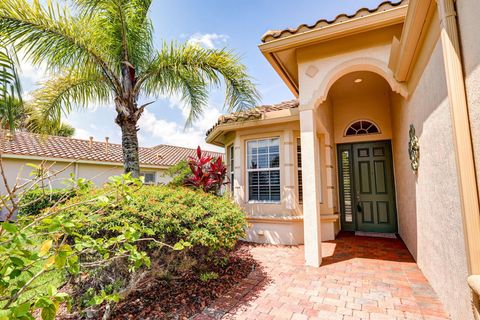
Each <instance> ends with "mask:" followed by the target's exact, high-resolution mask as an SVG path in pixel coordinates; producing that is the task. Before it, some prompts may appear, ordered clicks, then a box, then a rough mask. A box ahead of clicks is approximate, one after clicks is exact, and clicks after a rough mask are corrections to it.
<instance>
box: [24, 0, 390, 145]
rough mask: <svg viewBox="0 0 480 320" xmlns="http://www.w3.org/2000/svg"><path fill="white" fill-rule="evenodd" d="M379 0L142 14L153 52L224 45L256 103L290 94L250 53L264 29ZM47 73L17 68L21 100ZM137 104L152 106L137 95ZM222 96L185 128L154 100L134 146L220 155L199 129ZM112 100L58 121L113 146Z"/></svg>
mask: <svg viewBox="0 0 480 320" xmlns="http://www.w3.org/2000/svg"><path fill="white" fill-rule="evenodd" d="M380 2H381V0H335V1H333V0H240V1H231V0H230V1H228V0H202V1H198V0H154V1H153V6H152V8H151V12H150V16H151V19H152V21H153V25H154V29H155V35H154V37H155V38H154V39H155V40H154V41H155V45H156V46H157V48H159V47H160V46H161V45H162V44H163V43H165V42H169V41H176V42H178V43H183V42H190V43H195V44H198V45H201V46H204V47H207V48H224V47H226V48H229V49H232V50H233V51H234V52H235V53H237V54H238V55H240V57H241V61H242V63H243V64H245V65H246V67H247V69H248V72H249V74H250V76H251V77H252V78H253V79H254V82H255V84H256V85H257V89H258V90H259V92H260V93H261V101H260V102H259V104H272V103H278V102H281V101H284V100H290V99H292V98H293V95H292V94H291V92H290V91H289V90H288V88H287V87H286V85H285V84H284V83H283V81H282V80H281V79H280V77H279V76H278V75H277V74H276V73H275V71H274V70H273V68H272V67H271V66H270V64H269V63H268V62H267V60H266V59H265V58H264V57H263V55H262V54H261V53H260V50H259V49H258V44H259V43H260V38H261V37H262V35H263V34H264V33H265V32H266V31H267V30H276V29H284V28H291V27H296V26H298V25H300V24H303V23H307V24H313V23H314V22H316V21H317V20H319V19H322V18H325V19H333V18H335V16H337V15H338V14H340V13H347V14H351V13H354V12H355V11H356V10H358V9H359V8H362V7H368V8H375V7H376V6H377V5H378V4H379V3H380ZM48 77H49V75H48V73H47V72H46V71H45V69H44V68H42V67H33V66H32V65H31V64H30V63H28V62H24V63H22V65H21V80H22V85H23V87H24V90H25V95H26V97H27V99H28V97H29V93H30V92H31V91H32V90H34V89H35V88H38V86H39V83H41V81H42V80H45V79H48ZM143 99H145V101H153V99H149V98H148V97H144V98H143ZM223 101H224V94H223V91H222V90H220V89H213V90H212V91H211V93H210V99H209V104H208V106H206V108H205V112H204V115H203V116H202V118H201V119H199V120H198V121H197V122H196V123H194V125H193V126H191V127H189V128H185V119H186V115H187V112H186V111H185V105H184V104H183V103H182V101H181V99H179V97H178V96H171V97H165V98H163V99H158V100H155V102H154V103H153V104H151V105H149V106H148V107H147V109H146V111H145V112H144V114H143V116H142V118H141V119H140V121H139V126H140V131H139V143H140V145H141V146H144V147H151V146H155V145H159V144H170V145H177V146H184V147H191V148H195V147H197V146H198V145H200V146H201V147H202V148H203V149H205V150H213V151H221V149H220V148H218V147H215V146H212V145H208V144H206V142H205V132H206V130H208V129H209V128H210V127H212V125H214V124H215V122H216V120H217V119H218V117H219V116H220V115H221V114H223V113H225V110H224V109H223ZM114 118H115V109H114V107H113V103H112V104H110V105H105V106H91V107H89V108H88V109H81V110H74V111H73V112H72V113H70V114H69V115H68V116H67V117H66V118H65V119H64V121H65V122H67V123H69V124H71V125H73V126H74V127H75V129H76V134H75V137H77V138H81V139H88V138H89V137H90V136H93V137H94V139H95V140H104V139H105V137H109V138H110V141H111V142H113V143H120V142H121V132H120V128H119V127H118V126H117V125H116V124H115V123H114Z"/></svg>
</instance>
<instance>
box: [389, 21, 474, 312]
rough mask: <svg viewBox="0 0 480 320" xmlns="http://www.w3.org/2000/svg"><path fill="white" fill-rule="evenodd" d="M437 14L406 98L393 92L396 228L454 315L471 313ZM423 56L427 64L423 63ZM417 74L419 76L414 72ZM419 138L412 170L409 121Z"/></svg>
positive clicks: (446, 306)
mask: <svg viewBox="0 0 480 320" xmlns="http://www.w3.org/2000/svg"><path fill="white" fill-rule="evenodd" d="M436 26H438V19H437V18H436V17H435V18H434V21H433V27H431V28H430V30H429V33H430V34H431V35H436V37H434V38H432V37H430V38H429V37H427V40H426V42H425V43H424V45H423V48H422V49H421V50H422V51H421V56H420V57H419V59H418V61H420V63H417V65H416V66H415V69H416V70H414V72H413V74H414V76H413V78H412V79H411V82H412V83H413V84H414V85H413V86H412V83H411V84H410V88H411V92H410V97H409V98H408V99H407V100H404V99H403V98H401V97H399V96H398V95H396V94H393V95H392V106H393V107H392V119H393V151H394V167H395V176H396V191H397V208H398V222H399V233H400V235H401V237H402V239H403V240H404V242H405V244H406V245H407V247H408V249H409V250H410V252H411V253H412V254H413V256H414V257H415V259H416V261H417V263H418V266H419V267H420V269H421V270H422V272H423V273H424V275H425V276H426V277H427V279H428V280H429V282H430V284H431V285H432V287H433V288H434V289H435V291H436V292H437V294H438V295H439V297H440V299H441V301H442V303H443V304H444V306H445V308H446V310H447V312H449V313H450V314H451V315H452V318H453V319H459V320H463V319H465V320H467V319H471V318H472V313H471V307H470V304H469V301H470V295H469V290H468V288H467V283H466V277H467V265H466V251H465V245H464V235H463V226H462V218H461V203H460V196H459V189H458V180H457V173H456V163H455V150H454V146H453V133H452V122H451V118H450V117H451V115H450V109H449V104H448V96H447V94H448V93H447V87H446V78H445V71H444V64H443V53H442V45H441V40H440V39H439V37H438V30H437V27H436ZM422 61H427V63H426V64H424V63H421V62H422ZM415 74H416V75H418V76H415ZM410 124H413V125H414V126H415V129H416V135H417V136H418V137H419V142H420V167H419V170H418V175H417V176H415V175H414V174H413V172H412V171H411V169H410V161H409V157H408V141H409V126H410Z"/></svg>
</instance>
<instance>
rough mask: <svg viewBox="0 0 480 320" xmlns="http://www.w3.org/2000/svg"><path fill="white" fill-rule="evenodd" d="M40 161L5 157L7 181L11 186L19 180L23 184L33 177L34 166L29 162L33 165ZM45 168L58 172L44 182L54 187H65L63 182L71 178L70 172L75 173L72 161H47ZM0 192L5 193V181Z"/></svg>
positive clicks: (4, 164) (0, 187)
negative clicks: (31, 174)
mask: <svg viewBox="0 0 480 320" xmlns="http://www.w3.org/2000/svg"><path fill="white" fill-rule="evenodd" d="M40 163H41V162H40V161H33V160H20V159H8V158H3V159H2V164H3V169H4V172H5V174H6V176H7V181H8V184H9V186H10V188H11V187H12V186H13V185H15V183H16V182H17V181H18V184H19V185H20V184H23V183H26V182H28V181H30V180H31V179H32V177H31V176H30V173H31V172H32V171H33V170H34V168H32V167H30V166H28V165H27V164H33V165H40ZM44 165H45V168H48V169H49V172H51V173H54V174H56V175H55V177H52V178H51V179H50V180H48V181H44V182H43V183H44V184H45V185H46V186H47V185H48V186H51V187H52V188H62V187H65V184H64V183H63V182H64V181H65V180H66V179H69V178H70V174H72V173H74V170H75V168H74V165H73V164H70V163H67V162H65V163H58V162H57V163H53V162H46V163H45V164H44ZM0 193H2V194H4V193H5V185H4V183H3V182H2V183H0Z"/></svg>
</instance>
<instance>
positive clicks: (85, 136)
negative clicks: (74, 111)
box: [73, 127, 93, 140]
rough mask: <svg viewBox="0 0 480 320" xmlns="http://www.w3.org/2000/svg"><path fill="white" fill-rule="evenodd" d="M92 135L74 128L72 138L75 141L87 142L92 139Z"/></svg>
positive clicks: (81, 129)
mask: <svg viewBox="0 0 480 320" xmlns="http://www.w3.org/2000/svg"><path fill="white" fill-rule="evenodd" d="M92 136H93V135H92V133H91V132H90V131H88V130H85V129H83V128H78V127H76V128H75V135H74V136H73V137H74V138H77V139H84V140H88V139H89V138H90V137H92Z"/></svg>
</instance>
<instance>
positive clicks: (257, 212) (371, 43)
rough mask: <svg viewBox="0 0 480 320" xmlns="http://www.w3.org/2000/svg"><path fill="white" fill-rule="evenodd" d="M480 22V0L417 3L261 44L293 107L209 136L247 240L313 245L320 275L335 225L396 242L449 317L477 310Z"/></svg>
mask: <svg viewBox="0 0 480 320" xmlns="http://www.w3.org/2000/svg"><path fill="white" fill-rule="evenodd" d="M479 16H480V4H479V2H478V1H456V2H454V1H453V0H437V1H432V0H410V1H409V2H408V1H399V2H383V3H381V4H380V5H379V6H378V7H377V8H375V9H366V8H364V9H360V10H358V11H357V12H356V13H355V14H352V15H347V14H342V15H339V16H338V17H336V18H335V19H333V20H319V21H318V22H316V23H314V24H312V25H308V24H302V25H300V26H298V27H295V28H291V29H285V30H276V31H268V32H267V33H266V34H265V35H264V36H263V37H262V39H261V44H260V45H259V48H260V50H261V52H262V53H263V55H264V56H265V58H266V59H267V60H268V62H269V63H270V64H271V65H272V67H273V68H274V70H275V71H276V72H277V73H278V75H279V76H280V77H281V78H282V80H283V81H284V82H285V84H286V86H287V87H288V88H289V89H290V91H291V92H292V94H293V95H294V96H295V100H292V101H287V102H282V103H279V104H275V105H268V106H260V107H258V108H255V109H252V110H247V111H244V112H240V113H235V114H230V115H226V116H223V117H221V118H220V119H219V120H218V123H216V124H215V126H214V127H213V128H212V129H210V130H209V131H208V132H207V138H206V141H207V142H209V143H212V144H215V145H217V146H222V147H225V151H226V155H227V163H228V164H229V170H230V171H229V174H230V177H231V179H232V181H233V184H232V193H233V195H234V198H235V201H236V202H237V203H239V204H240V205H241V206H243V207H244V208H245V210H246V212H247V214H248V220H249V222H250V224H251V227H250V228H249V230H248V239H249V240H251V241H256V242H268V243H274V244H304V250H305V259H306V261H305V262H306V264H307V265H309V266H316V267H318V266H320V265H321V263H322V252H321V248H322V247H321V241H328V240H332V239H334V238H335V236H336V235H337V233H338V232H339V231H351V232H357V233H359V234H365V233H370V234H371V235H375V234H376V235H383V236H390V235H392V234H397V235H398V236H399V237H401V239H402V240H403V241H404V243H405V244H406V246H407V247H408V249H409V251H410V252H411V254H412V256H413V257H414V258H415V260H416V261H417V264H418V266H419V267H420V269H421V270H422V272H423V273H424V275H425V276H426V278H427V279H428V280H429V282H430V284H431V285H432V287H433V288H434V289H435V291H436V292H437V293H438V295H439V297H440V299H441V301H442V303H443V304H444V305H445V308H446V309H447V311H448V312H449V313H450V314H451V315H452V318H453V319H462V320H463V319H473V316H474V314H476V315H477V316H478V310H479V306H478V294H479V291H480V280H479V277H478V276H476V275H480V210H479V185H478V183H479V181H480V179H479V174H480V108H479V106H480V41H479V38H478V30H479V27H480V25H479V22H478V17H479ZM467 278H468V283H469V284H470V286H471V287H472V288H473V290H471V289H470V287H469V285H468V284H467ZM472 305H473V312H472Z"/></svg>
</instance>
